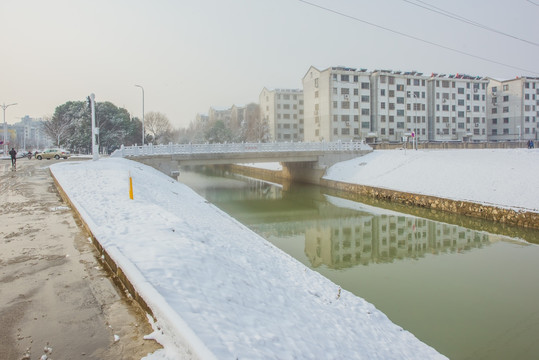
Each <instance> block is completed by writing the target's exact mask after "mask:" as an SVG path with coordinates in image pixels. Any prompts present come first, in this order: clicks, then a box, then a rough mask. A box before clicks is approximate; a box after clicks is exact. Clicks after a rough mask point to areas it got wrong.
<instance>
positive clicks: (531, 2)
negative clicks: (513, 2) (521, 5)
mask: <svg viewBox="0 0 539 360" xmlns="http://www.w3.org/2000/svg"><path fill="white" fill-rule="evenodd" d="M526 1H527V2H529V3H530V4H533V5H535V6H539V4H537V3H534V2H533V1H531V0H526Z"/></svg>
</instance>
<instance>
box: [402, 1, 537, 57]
mask: <svg viewBox="0 0 539 360" xmlns="http://www.w3.org/2000/svg"><path fill="white" fill-rule="evenodd" d="M402 1H404V2H406V3H408V4H410V5H414V6H417V7H420V8H423V9H425V10H428V11H432V12H435V13H437V14H440V15H443V16H447V17H449V18H451V19H455V20H458V21H461V22H463V23H466V24H470V25H472V26H476V27H478V28H481V29H484V30H487V31H491V32H494V33H497V34H500V35H504V36H507V37H510V38H512V39H515V40H519V41H522V42H525V43H528V44H531V45H534V46H538V47H539V43H536V42H533V41H530V40H526V39H523V38H520V37H518V36H515V35H511V34H508V33H505V32H503V31H500V30H497V29H494V28H491V27H489V26H487V25H483V24H480V23H478V22H476V21H473V20H470V19H467V18H465V17H463V16H460V15H457V14H455V13H452V12H449V11H447V10H444V9H441V8H439V7H436V6H434V5H431V4H429V3H427V2H425V1H421V0H417V2H418V3H421V4H425V5H421V4H417V3H415V2H413V1H410V0H402ZM538 6H539V5H538Z"/></svg>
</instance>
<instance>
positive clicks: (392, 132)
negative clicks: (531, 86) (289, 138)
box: [303, 66, 488, 142]
mask: <svg viewBox="0 0 539 360" xmlns="http://www.w3.org/2000/svg"><path fill="white" fill-rule="evenodd" d="M487 84H488V79H486V78H482V77H472V76H467V75H459V74H457V75H448V76H446V75H437V74H432V75H431V76H430V77H428V76H423V74H422V73H418V72H415V71H411V72H401V71H389V70H375V71H373V72H372V73H371V72H368V71H366V70H365V69H360V70H357V69H355V68H346V67H332V68H328V69H326V70H323V71H320V70H318V69H317V68H315V67H313V66H311V68H310V69H309V71H308V72H307V73H306V74H305V76H304V77H303V92H304V99H305V140H306V141H322V140H325V141H336V140H343V141H349V140H366V141H367V142H373V141H376V142H380V141H383V142H400V141H402V140H403V137H408V138H410V137H411V136H413V137H415V138H416V139H418V140H419V141H427V140H428V141H472V140H473V141H484V140H487V121H486V103H487V99H486V94H487Z"/></svg>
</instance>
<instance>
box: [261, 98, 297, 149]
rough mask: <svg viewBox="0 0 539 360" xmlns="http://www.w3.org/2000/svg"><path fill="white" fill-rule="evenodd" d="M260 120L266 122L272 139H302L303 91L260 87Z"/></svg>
mask: <svg viewBox="0 0 539 360" xmlns="http://www.w3.org/2000/svg"><path fill="white" fill-rule="evenodd" d="M259 103H260V120H261V121H262V122H265V123H267V125H268V129H269V133H270V137H271V140H272V141H303V139H304V134H303V132H304V129H303V92H302V91H301V90H296V89H274V90H269V89H267V88H264V89H262V92H261V93H260V95H259Z"/></svg>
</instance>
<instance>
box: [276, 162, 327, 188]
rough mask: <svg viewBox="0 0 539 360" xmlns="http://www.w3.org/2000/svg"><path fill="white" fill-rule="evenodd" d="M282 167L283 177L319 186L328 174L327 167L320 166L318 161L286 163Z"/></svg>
mask: <svg viewBox="0 0 539 360" xmlns="http://www.w3.org/2000/svg"><path fill="white" fill-rule="evenodd" d="M281 165H282V166H283V172H282V175H283V177H284V178H285V179H289V180H291V181H294V182H303V183H308V184H316V185H318V184H320V179H321V178H322V176H324V174H325V172H326V167H325V166H319V165H318V162H316V161H306V162H284V163H281Z"/></svg>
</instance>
